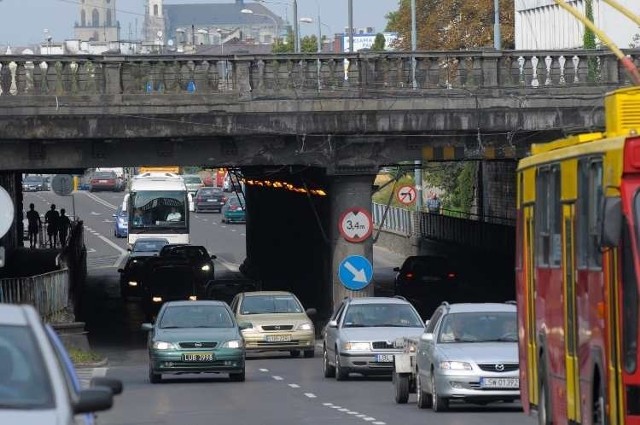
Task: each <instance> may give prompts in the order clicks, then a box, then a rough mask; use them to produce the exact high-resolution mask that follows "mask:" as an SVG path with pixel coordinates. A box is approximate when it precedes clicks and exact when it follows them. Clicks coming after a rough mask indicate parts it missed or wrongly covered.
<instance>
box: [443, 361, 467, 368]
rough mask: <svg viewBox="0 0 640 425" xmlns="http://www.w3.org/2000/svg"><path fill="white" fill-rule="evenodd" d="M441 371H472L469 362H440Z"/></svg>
mask: <svg viewBox="0 0 640 425" xmlns="http://www.w3.org/2000/svg"><path fill="white" fill-rule="evenodd" d="M440 369H445V370H471V365H470V364H469V363H467V362H449V361H447V362H440Z"/></svg>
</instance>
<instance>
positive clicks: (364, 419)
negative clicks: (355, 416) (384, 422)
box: [362, 416, 376, 422]
mask: <svg viewBox="0 0 640 425" xmlns="http://www.w3.org/2000/svg"><path fill="white" fill-rule="evenodd" d="M362 420H363V421H367V422H371V421H375V420H376V418H372V417H371V416H369V417H366V418H362Z"/></svg>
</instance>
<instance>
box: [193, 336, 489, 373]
mask: <svg viewBox="0 0 640 425" xmlns="http://www.w3.org/2000/svg"><path fill="white" fill-rule="evenodd" d="M193 345H194V346H195V347H196V348H200V347H202V343H201V342H196V343H195V344H193ZM496 368H497V366H496Z"/></svg>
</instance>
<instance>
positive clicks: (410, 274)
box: [404, 273, 413, 279]
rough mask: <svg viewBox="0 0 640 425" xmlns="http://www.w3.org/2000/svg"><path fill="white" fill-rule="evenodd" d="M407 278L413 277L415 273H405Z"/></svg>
mask: <svg viewBox="0 0 640 425" xmlns="http://www.w3.org/2000/svg"><path fill="white" fill-rule="evenodd" d="M404 276H405V277H406V278H407V279H413V273H407V274H406V275H404Z"/></svg>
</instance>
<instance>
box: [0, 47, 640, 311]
mask: <svg viewBox="0 0 640 425" xmlns="http://www.w3.org/2000/svg"><path fill="white" fill-rule="evenodd" d="M628 53H629V55H631V56H632V57H633V58H634V60H635V61H636V63H640V51H639V50H633V51H629V52H628ZM413 59H415V60H416V72H415V79H414V76H413V75H412V71H411V68H412V67H411V63H412V60H413ZM628 84H629V81H628V80H627V77H626V75H625V74H624V72H623V70H622V68H621V66H620V65H619V63H618V62H617V60H616V58H615V56H613V55H612V54H610V53H608V52H607V51H601V50H595V51H580V50H570V51H500V52H496V51H459V52H419V53H418V52H417V53H415V54H414V55H412V54H410V53H406V52H398V53H388V52H385V53H373V52H368V53H358V54H339V55H336V54H313V55H309V54H304V55H295V54H287V55H264V56H254V55H245V56H242V55H240V56H215V57H209V56H197V55H178V56H11V55H7V56H0V170H1V171H0V173H1V174H0V185H2V186H3V187H5V188H6V189H7V190H8V191H9V192H10V193H12V194H13V196H14V198H15V200H16V207H17V210H18V211H19V210H20V206H21V204H22V196H21V194H20V178H21V173H22V172H24V171H26V170H33V171H35V170H78V169H83V168H88V167H99V166H137V165H200V166H208V167H222V166H224V167H239V168H240V169H241V170H242V172H243V174H244V175H245V177H247V179H254V180H256V181H264V180H266V179H271V180H282V181H289V182H291V183H292V184H293V185H294V186H296V187H306V188H321V189H323V190H325V191H326V193H327V196H324V197H309V196H304V195H301V194H300V193H297V192H285V191H281V190H275V189H273V188H270V187H265V186H260V185H255V186H251V185H249V186H248V188H247V203H248V208H249V218H248V223H247V253H248V263H249V264H250V265H251V267H250V269H251V270H253V271H254V272H255V273H256V275H258V276H259V277H260V278H261V279H263V280H265V281H277V280H278V279H280V280H282V279H284V280H288V281H289V282H293V283H291V285H293V286H294V287H298V288H300V287H303V288H304V289H300V290H299V292H302V293H303V294H302V298H307V299H309V298H314V299H316V300H317V299H319V298H322V299H323V303H324V305H325V306H327V307H328V306H330V305H331V303H332V301H335V300H339V299H341V298H342V297H344V296H345V295H355V294H351V293H350V292H349V291H347V290H346V289H344V288H343V287H342V286H341V285H340V282H339V281H338V278H337V275H336V273H335V270H336V267H337V265H338V264H339V263H340V261H342V259H344V257H345V256H346V255H349V254H360V255H364V256H366V257H368V258H371V257H372V244H371V243H370V242H365V243H360V244H353V243H349V242H347V241H345V240H344V239H343V238H342V237H341V236H340V234H339V233H338V219H339V217H340V215H341V213H342V212H343V211H344V210H345V209H346V208H348V207H353V206H361V207H364V208H367V209H370V207H371V193H372V182H373V178H374V176H375V174H376V173H377V172H378V170H379V168H380V167H381V166H385V165H392V164H397V163H399V162H401V161H411V160H418V159H422V160H425V161H444V160H487V161H489V162H487V164H488V167H487V170H486V171H485V176H484V179H485V180H486V181H494V183H495V184H494V185H493V189H485V191H484V192H485V193H487V192H489V191H491V190H494V191H496V193H497V196H493V197H492V198H493V199H498V201H496V204H495V205H493V208H494V209H498V210H499V209H502V210H505V211H506V210H508V209H509V205H513V200H505V201H504V202H502V203H500V201H499V199H500V198H504V195H501V194H503V193H513V190H511V191H506V192H505V190H504V187H507V186H508V187H511V188H512V187H513V185H514V179H513V178H511V177H506V178H505V177H504V175H505V174H504V172H503V170H502V171H501V174H500V176H501V177H500V179H498V180H496V179H495V178H492V177H491V175H490V174H491V172H492V171H491V170H492V168H491V164H505V163H506V164H507V165H506V166H507V167H509V168H510V170H513V167H514V164H515V161H514V160H515V159H517V158H518V157H522V156H524V155H526V153H527V151H528V148H529V146H530V144H531V143H536V142H544V141H549V140H552V139H554V138H556V137H559V136H563V135H565V134H569V133H575V132H581V131H585V130H597V129H602V128H603V127H604V113H603V95H604V94H605V93H606V92H608V91H610V90H613V89H615V88H618V87H621V86H624V85H628ZM497 160H505V161H497ZM502 167H504V165H503V166H502ZM487 173H488V174H489V175H487ZM496 175H497V174H496ZM266 176H268V177H266ZM507 176H513V174H507ZM501 186H504V187H501ZM488 196H491V195H490V194H489V195H488ZM280 203H281V205H286V206H287V208H286V209H287V210H288V211H291V213H282V211H281V210H279V209H278V207H277V205H279V204H280ZM505 214H509V213H508V212H505ZM17 220H18V219H17ZM15 228H16V229H18V228H19V226H18V223H17V222H16V226H15ZM20 239H21V238H20V237H18V235H17V232H16V231H13V232H10V233H9V234H8V235H7V236H5V237H4V239H3V240H1V241H0V242H1V243H2V244H3V245H4V246H6V247H9V248H10V247H13V246H17V245H19V244H20V243H21V241H20ZM274 247H276V248H277V249H276V251H277V255H275V254H273V252H274V251H273V249H274ZM267 253H268V254H267ZM283 258H287V259H288V262H289V263H294V264H297V266H296V267H292V268H290V270H288V271H287V272H283V267H282V266H283ZM283 276H284V277H283ZM329 283H332V284H333V290H332V291H328V290H327V289H328V288H327V286H326V285H327V284H329ZM278 285H280V286H281V285H282V282H280V283H277V282H276V283H274V287H275V286H278ZM369 293H370V291H369V290H364V291H362V292H360V293H358V294H365V295H366V294H369ZM316 305H318V304H317V303H316Z"/></svg>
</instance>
